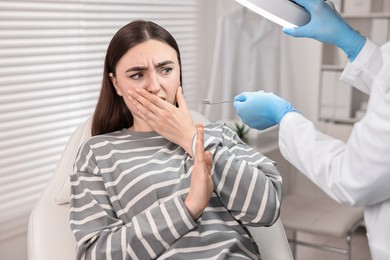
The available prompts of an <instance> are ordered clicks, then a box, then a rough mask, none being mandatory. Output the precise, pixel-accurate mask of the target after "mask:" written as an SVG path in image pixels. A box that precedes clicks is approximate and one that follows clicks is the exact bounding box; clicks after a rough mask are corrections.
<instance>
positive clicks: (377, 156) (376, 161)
mask: <svg viewBox="0 0 390 260" xmlns="http://www.w3.org/2000/svg"><path fill="white" fill-rule="evenodd" d="M385 99H386V102H387V105H384V101H383V102H381V103H382V104H379V105H378V109H379V110H377V111H371V112H370V114H369V115H367V116H366V117H365V118H364V119H363V120H362V121H361V122H360V123H359V124H358V125H356V126H355V127H354V129H353V131H352V133H351V136H350V139H349V141H348V143H347V144H345V143H344V142H342V141H340V140H337V139H334V138H332V137H330V136H328V135H325V134H323V133H321V132H320V131H318V130H317V129H316V128H315V126H314V125H313V123H312V122H310V121H309V120H308V119H306V118H305V117H304V116H302V115H301V114H299V113H295V112H290V113H288V114H286V116H284V118H283V119H282V122H281V124H280V132H279V146H280V150H281V153H282V154H283V156H284V157H285V158H286V159H287V160H288V161H289V162H290V163H291V164H293V165H294V166H295V167H297V169H298V170H300V171H301V172H302V173H303V174H305V175H306V176H307V177H308V178H309V179H310V180H311V181H313V182H314V183H315V184H317V185H318V186H319V187H320V188H321V189H322V190H323V191H324V192H326V193H327V194H328V195H329V196H330V197H332V198H333V199H335V200H336V201H338V202H341V203H346V204H350V205H353V206H369V205H373V204H376V203H378V202H381V201H384V200H386V199H389V198H390V189H389V186H388V184H389V183H390V174H389V169H390V164H389V155H390V148H389V147H390V146H389V143H390V134H389V129H390V122H389V121H387V122H384V121H385V119H384V118H390V109H389V102H390V97H389V93H388V94H387V96H386V98H385ZM385 106H387V109H385V110H383V109H382V108H385ZM378 122H382V123H380V124H378ZM386 131H387V132H386ZM378 137H379V138H378Z"/></svg>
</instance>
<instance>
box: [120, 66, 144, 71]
mask: <svg viewBox="0 0 390 260" xmlns="http://www.w3.org/2000/svg"><path fill="white" fill-rule="evenodd" d="M146 69H148V67H142V66H135V67H132V68H130V69H127V70H126V71H125V72H131V71H141V70H146Z"/></svg>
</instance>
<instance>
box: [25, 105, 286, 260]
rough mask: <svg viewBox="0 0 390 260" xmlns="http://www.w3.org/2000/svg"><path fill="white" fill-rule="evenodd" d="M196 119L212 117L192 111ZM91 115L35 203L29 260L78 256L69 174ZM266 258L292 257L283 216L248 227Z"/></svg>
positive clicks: (69, 259)
mask: <svg viewBox="0 0 390 260" xmlns="http://www.w3.org/2000/svg"><path fill="white" fill-rule="evenodd" d="M191 114H192V117H193V119H194V121H195V122H202V123H203V124H207V123H209V121H208V120H207V119H206V118H205V117H204V116H203V115H201V114H199V113H198V112H196V111H191ZM91 121H92V120H91V118H89V119H88V120H87V121H86V122H85V123H84V124H82V125H81V126H80V127H79V128H78V129H77V130H76V131H75V132H74V133H73V135H72V136H71V138H70V139H69V141H68V144H67V146H66V148H65V150H64V152H63V154H62V156H61V159H60V161H59V163H58V165H57V168H56V170H55V172H54V175H53V177H52V179H51V181H50V182H49V184H48V186H47V187H46V189H45V191H44V192H43V194H42V196H41V198H40V199H39V201H38V202H37V204H36V205H35V207H34V209H33V211H32V212H31V215H30V220H29V226H28V238H27V239H28V259H29V260H53V259H56V260H72V259H75V238H74V236H73V234H72V232H71V230H70V227H69V200H70V182H69V175H70V173H71V171H72V170H73V162H74V161H75V157H76V153H77V150H78V148H79V147H80V145H81V144H82V143H83V142H84V141H85V140H86V139H87V138H88V137H90V135H91V134H90V132H91ZM248 229H249V231H250V232H251V234H252V236H253V237H254V239H255V240H256V242H257V244H258V246H259V249H260V252H261V255H262V259H263V260H291V259H293V258H292V254H291V251H290V247H289V244H288V241H287V237H286V234H285V231H284V228H283V225H282V223H281V221H280V219H279V220H278V221H277V222H276V223H275V224H274V225H272V226H271V227H248Z"/></svg>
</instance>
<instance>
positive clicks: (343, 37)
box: [283, 0, 366, 62]
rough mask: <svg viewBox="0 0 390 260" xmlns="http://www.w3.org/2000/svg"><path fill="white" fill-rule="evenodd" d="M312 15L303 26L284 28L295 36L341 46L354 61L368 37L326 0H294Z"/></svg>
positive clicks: (287, 32) (288, 33)
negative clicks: (356, 29)
mask: <svg viewBox="0 0 390 260" xmlns="http://www.w3.org/2000/svg"><path fill="white" fill-rule="evenodd" d="M293 1H294V2H296V3H297V4H299V5H301V6H303V7H304V8H305V9H306V10H307V11H308V12H309V13H310V15H311V19H310V22H309V23H307V24H306V25H303V26H301V27H295V28H283V32H284V33H286V34H287V35H291V36H294V37H307V38H313V39H316V40H318V41H321V42H324V43H329V44H331V45H335V46H337V47H339V48H341V49H342V50H343V51H344V52H345V54H346V55H347V56H348V59H349V60H350V61H351V62H352V61H354V60H355V58H356V57H357V56H358V54H359V53H360V51H361V50H362V48H363V47H364V45H365V43H366V38H365V37H363V36H362V35H360V34H359V33H358V32H357V31H355V30H354V29H352V28H351V27H350V26H349V25H348V24H347V23H346V22H345V21H344V20H343V19H342V18H341V16H340V15H339V14H338V13H337V11H335V10H333V9H332V8H331V7H330V6H329V5H328V4H326V3H325V1H324V0H293Z"/></svg>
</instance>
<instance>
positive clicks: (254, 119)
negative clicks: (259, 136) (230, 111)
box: [233, 91, 296, 130]
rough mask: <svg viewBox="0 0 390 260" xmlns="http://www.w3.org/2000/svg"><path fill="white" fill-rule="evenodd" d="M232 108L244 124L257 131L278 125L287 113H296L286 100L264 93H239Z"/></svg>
mask: <svg viewBox="0 0 390 260" xmlns="http://www.w3.org/2000/svg"><path fill="white" fill-rule="evenodd" d="M233 106H234V109H235V110H236V112H237V114H238V115H239V117H240V118H241V120H242V121H243V122H244V123H245V124H247V125H248V126H250V127H251V128H256V129H258V130H264V129H267V128H268V127H271V126H274V125H276V124H279V123H280V121H281V120H282V118H283V116H284V115H285V114H286V113H287V112H291V111H296V110H295V108H294V107H293V106H292V105H291V104H290V103H288V102H287V101H286V100H284V99H282V98H280V97H278V96H276V95H274V94H273V93H265V92H264V91H258V92H244V93H241V94H239V95H237V96H236V97H235V98H234V103H233Z"/></svg>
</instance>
